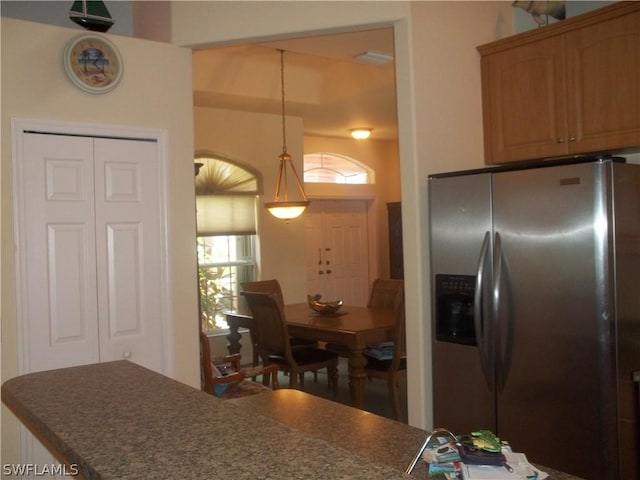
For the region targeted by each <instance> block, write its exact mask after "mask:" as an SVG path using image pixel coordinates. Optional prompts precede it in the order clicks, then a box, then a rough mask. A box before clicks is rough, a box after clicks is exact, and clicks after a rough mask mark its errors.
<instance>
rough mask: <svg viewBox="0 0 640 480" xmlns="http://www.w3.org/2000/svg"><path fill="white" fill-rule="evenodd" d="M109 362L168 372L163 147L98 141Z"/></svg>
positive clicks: (103, 322) (104, 339) (101, 282)
mask: <svg viewBox="0 0 640 480" xmlns="http://www.w3.org/2000/svg"><path fill="white" fill-rule="evenodd" d="M95 142H96V148H95V165H96V167H95V168H96V172H97V173H98V177H97V178H98V179H99V180H97V181H96V229H97V233H96V243H97V249H98V252H102V254H101V255H99V256H98V260H97V265H98V288H99V291H100V292H103V293H104V295H101V296H99V301H100V310H99V311H100V326H101V329H100V330H101V332H104V335H101V337H100V350H101V360H102V361H106V360H119V359H122V358H129V359H131V360H132V361H134V362H136V363H139V364H141V365H143V366H145V367H147V368H150V369H152V370H155V371H161V370H162V362H163V354H162V352H163V349H162V348H161V345H162V323H161V318H162V310H161V305H162V298H161V295H160V293H161V286H160V284H159V279H160V278H161V271H160V261H159V259H160V255H161V242H162V237H161V231H160V228H159V223H158V222H157V219H158V218H159V217H160V202H159V186H158V182H157V176H156V173H155V172H156V171H157V168H158V167H157V155H158V153H157V144H156V143H155V142H144V141H131V140H114V139H100V138H98V139H96V140H95Z"/></svg>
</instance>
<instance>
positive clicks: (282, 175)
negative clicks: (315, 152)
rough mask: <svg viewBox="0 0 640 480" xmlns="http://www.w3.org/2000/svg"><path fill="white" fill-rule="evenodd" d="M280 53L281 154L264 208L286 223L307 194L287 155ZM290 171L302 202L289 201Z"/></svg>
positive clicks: (298, 210) (296, 214) (305, 203)
mask: <svg viewBox="0 0 640 480" xmlns="http://www.w3.org/2000/svg"><path fill="white" fill-rule="evenodd" d="M279 52H280V80H281V85H282V153H281V154H280V156H279V158H280V168H279V171H278V181H277V183H276V193H275V196H274V199H273V202H268V203H265V204H264V206H265V208H266V209H267V210H269V213H271V215H273V216H274V217H277V218H281V219H283V220H286V221H287V223H288V222H289V220H291V219H292V218H296V217H299V216H300V215H302V212H304V210H305V208H307V206H308V205H309V203H310V202H309V201H308V200H307V194H306V193H305V192H304V186H303V185H302V182H301V181H300V177H298V173H297V172H296V168H295V167H294V166H293V163H292V162H291V155H289V154H288V153H287V136H286V130H285V112H284V50H279ZM288 168H290V169H291V171H292V172H293V177H294V179H295V181H296V184H297V185H298V189H299V190H300V194H301V196H302V200H298V201H295V200H294V201H290V200H289V190H288V188H287V170H288ZM282 186H284V189H283V193H282V199H281V198H280V197H281V195H280V188H281V187H282Z"/></svg>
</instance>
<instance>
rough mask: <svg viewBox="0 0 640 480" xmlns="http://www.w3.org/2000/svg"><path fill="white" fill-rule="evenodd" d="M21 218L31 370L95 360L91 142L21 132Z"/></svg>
mask: <svg viewBox="0 0 640 480" xmlns="http://www.w3.org/2000/svg"><path fill="white" fill-rule="evenodd" d="M23 153H24V157H23V159H22V162H23V163H22V168H23V178H22V185H21V188H22V192H20V194H21V195H22V197H23V201H24V211H23V212H22V214H21V221H22V222H23V225H24V229H23V232H24V238H22V239H21V240H20V244H19V245H18V248H19V249H20V248H22V249H24V257H23V258H24V259H25V262H26V272H22V273H23V278H22V282H21V285H20V287H19V288H20V290H21V292H20V293H21V296H22V297H23V298H24V301H23V302H22V304H23V312H22V318H21V322H22V325H21V328H22V333H23V335H25V336H26V338H25V340H26V341H23V342H22V344H23V345H24V347H25V348H26V349H28V352H24V353H26V355H23V358H24V359H25V360H26V361H27V362H28V365H27V367H26V370H27V371H28V372H37V371H40V370H49V369H53V368H62V367H69V366H73V365H83V364H88V363H96V362H98V361H99V359H100V350H99V345H98V291H97V290H98V288H97V275H96V262H95V258H96V247H95V245H96V240H95V213H94V212H95V206H94V169H93V139H92V138H86V137H68V136H60V135H42V134H32V133H28V134H25V135H24V136H23Z"/></svg>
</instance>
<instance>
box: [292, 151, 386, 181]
mask: <svg viewBox="0 0 640 480" xmlns="http://www.w3.org/2000/svg"><path fill="white" fill-rule="evenodd" d="M304 181H305V182H307V183H345V184H352V185H353V184H368V183H374V178H373V170H371V169H370V168H368V167H366V166H364V165H362V164H361V163H360V162H358V161H357V160H354V159H353V158H349V157H346V156H344V155H339V154H336V153H323V152H321V153H310V154H307V155H305V156H304Z"/></svg>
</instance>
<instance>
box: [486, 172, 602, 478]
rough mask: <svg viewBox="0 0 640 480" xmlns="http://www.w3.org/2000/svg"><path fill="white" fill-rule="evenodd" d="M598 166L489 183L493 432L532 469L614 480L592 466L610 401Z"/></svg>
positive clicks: (510, 175) (501, 177) (512, 175)
mask: <svg viewBox="0 0 640 480" xmlns="http://www.w3.org/2000/svg"><path fill="white" fill-rule="evenodd" d="M601 169H603V165H600V164H595V165H594V164H580V165H569V166H561V167H552V168H541V169H534V170H524V171H516V172H504V173H499V174H496V175H495V176H494V219H495V223H494V226H495V231H496V233H497V234H499V235H500V237H501V242H502V251H503V254H502V259H503V269H502V270H503V277H502V281H501V282H500V298H501V306H500V310H499V314H498V323H499V325H500V334H499V337H498V343H499V354H500V356H501V358H502V360H501V362H500V364H501V365H503V367H501V368H499V370H498V377H499V379H501V380H499V382H498V383H499V384H502V385H503V388H502V389H501V390H500V391H499V394H498V429H497V431H498V435H499V436H500V437H502V438H505V439H507V440H509V442H510V443H511V444H512V445H514V447H517V448H518V450H520V451H524V452H527V457H528V458H529V460H530V461H532V462H537V463H540V464H543V465H548V466H550V467H552V468H556V469H559V470H562V471H566V472H569V473H572V474H575V475H579V476H584V477H585V478H596V477H597V478H613V477H611V476H610V475H608V474H605V472H604V471H603V470H602V468H603V465H601V464H599V462H600V460H599V459H602V458H607V457H608V455H607V451H606V450H607V445H608V444H609V442H608V439H607V438H603V437H601V436H600V435H597V434H595V433H594V432H602V429H601V428H600V426H601V425H603V424H604V423H605V422H606V418H607V416H608V415H609V414H611V412H610V411H609V408H610V405H611V403H612V402H610V401H609V400H608V399H607V397H606V395H607V393H606V392H608V391H612V389H610V387H611V385H612V383H611V384H609V382H610V379H608V376H609V375H610V373H609V372H610V371H612V370H611V369H612V365H611V364H610V363H609V362H610V361H611V360H610V359H609V358H607V356H606V354H605V352H606V351H607V349H608V348H609V345H610V344H611V332H610V331H609V329H610V328H612V326H611V325H609V324H608V322H607V319H608V318H613V314H612V312H609V311H608V307H607V304H608V303H609V301H610V299H608V298H607V296H608V292H607V291H606V290H607V287H606V285H607V283H608V280H607V278H606V277H607V273H606V270H607V268H606V262H607V258H606V255H605V254H603V252H604V251H605V250H604V249H605V248H606V242H607V239H606V237H607V233H606V230H607V211H606V208H607V206H606V201H604V200H603V198H602V197H601V196H600V195H599V194H596V192H597V191H599V190H598V189H597V186H596V184H597V183H599V184H601V185H606V184H607V182H608V181H607V179H606V176H594V171H595V172H599V173H602V172H601ZM598 222H602V223H598ZM559 385H561V386H562V388H558V386H559ZM532 418H533V419H544V421H542V422H532V421H531V419H532ZM610 418H613V417H610ZM585 432H592V434H585ZM550 436H553V442H548V441H547V440H548V439H549V437H550ZM550 445H553V446H554V448H550ZM558 445H572V448H569V449H559V448H557V446H558ZM608 458H613V457H608Z"/></svg>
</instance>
